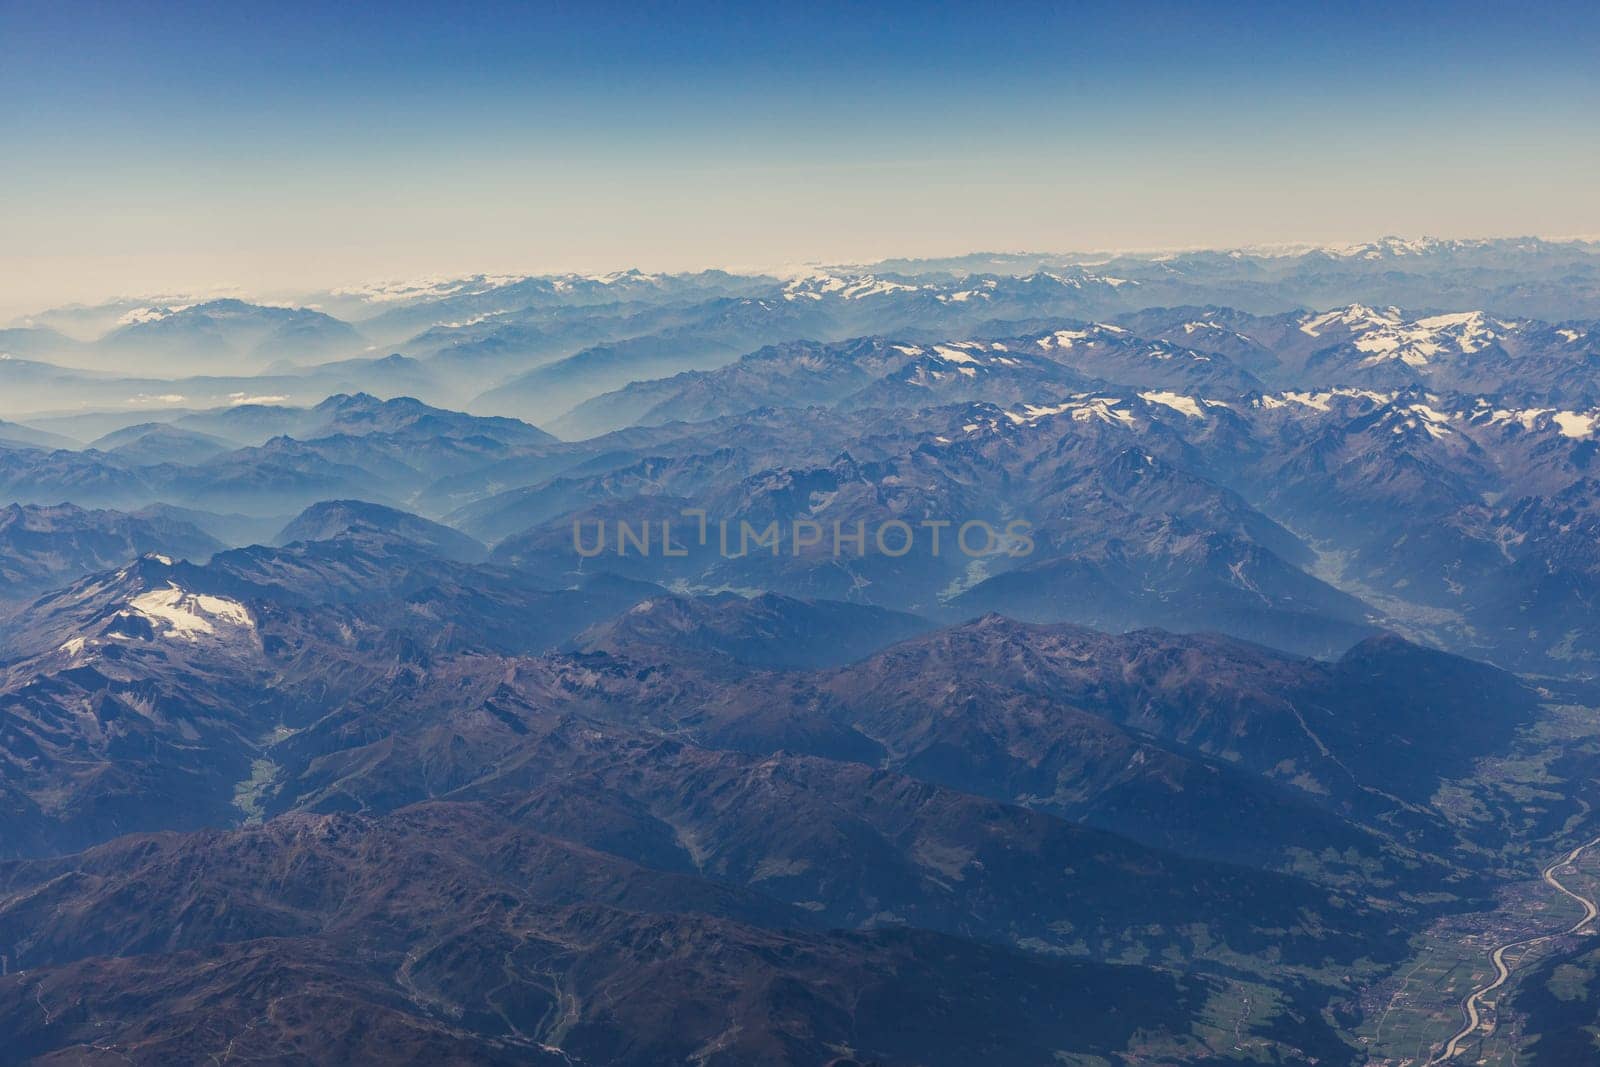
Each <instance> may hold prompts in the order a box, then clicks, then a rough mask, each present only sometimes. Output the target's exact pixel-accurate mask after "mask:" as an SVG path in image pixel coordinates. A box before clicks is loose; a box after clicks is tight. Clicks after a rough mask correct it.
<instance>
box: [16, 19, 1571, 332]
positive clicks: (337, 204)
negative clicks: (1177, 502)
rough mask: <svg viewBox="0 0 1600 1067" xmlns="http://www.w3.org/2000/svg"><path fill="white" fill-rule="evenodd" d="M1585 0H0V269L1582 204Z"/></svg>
mask: <svg viewBox="0 0 1600 1067" xmlns="http://www.w3.org/2000/svg"><path fill="white" fill-rule="evenodd" d="M1596 40H1600V17H1597V15H1596V14H1595V13H1594V12H1593V11H1592V10H1590V9H1589V8H1588V7H1585V6H1579V5H1562V4H1556V5H1538V6H1534V5H1525V4H1523V5H1515V6H1513V5H1477V4H1347V5H1340V6H1338V7H1337V8H1334V7H1316V6H1312V5H1289V4H1272V5H1266V4H1262V5H1248V4H1247V5H1220V4H1193V5H1178V4H1145V5H1140V4H1119V5H1110V4H1105V5H1101V4H1058V5H1027V4H1022V5H1006V6H1004V7H1000V6H998V5H995V6H987V5H986V6H978V5H937V4H915V5H913V4H895V3H884V4H879V5H875V6H873V7H871V8H870V9H865V8H859V9H858V8H856V7H853V6H844V5H829V4H815V3H808V4H804V5H800V4H795V5H774V6H772V7H770V8H768V9H764V10H763V9H761V8H760V7H759V6H758V5H733V4H728V5H707V4H636V5H610V4H604V3H598V4H597V3H586V4H581V5H580V4H572V5H556V4H545V5H537V4H536V5H515V6H513V5H497V4H492V3H491V4H474V5H472V6H471V7H470V9H467V10H453V9H451V8H447V7H445V6H443V5H420V4H397V5H391V6H388V7H385V8H382V9H381V10H380V9H377V8H367V7H362V8H360V9H357V8H356V5H338V6H334V5H299V4H293V3H276V4H271V5H265V4H262V5H256V4H249V3H244V4H229V5H200V4H194V5H185V4H139V3H118V4H85V3H64V4H63V3H56V4H43V3H33V2H31V0H29V2H13V0H0V100H3V101H4V102H5V106H4V107H0V145H3V148H4V151H3V155H4V158H5V162H4V164H3V165H0V197H3V201H4V203H3V207H4V211H3V212H0V273H4V274H5V275H6V276H8V277H9V278H13V279H17V280H16V281H15V282H12V283H11V284H10V285H9V286H8V289H7V293H6V294H5V295H4V296H3V297H0V301H3V302H4V303H6V304H9V305H11V306H17V305H19V304H20V305H38V304H40V303H50V302H55V301H57V300H62V299H90V298H95V297H98V296H105V295H109V294H112V293H119V292H127V293H135V292H150V291H161V290H186V289H196V288H201V287H226V286H242V287H244V288H247V289H252V290H259V291H268V290H284V289H292V288H308V287H310V286H313V285H324V284H335V283H338V282H342V281H352V280H362V279H368V278H375V277H380V278H381V277H396V276H407V275H412V274H416V273H429V272H434V271H446V272H453V271H466V270H543V269H551V270H556V269H603V268H610V267H616V266H623V265H635V264H636V265H641V266H645V267H652V268H686V267H693V266H702V265H729V266H778V265H784V264H790V263H798V262H803V261H814V260H848V259H864V258H872V257H876V256H883V255H890V254H937V253H943V252H958V251H966V250H973V249H980V248H983V249H1016V248H1033V249H1095V248H1108V247H1121V248H1140V247H1155V246H1163V247H1167V246H1185V245H1195V244H1240V243H1255V242H1274V241H1296V240H1353V239H1361V238H1366V237H1371V236H1375V235H1377V234H1379V233H1387V232H1399V233H1406V234H1418V233H1423V232H1427V233H1437V234H1443V235H1472V234H1491V233H1533V232H1536V233H1544V234H1575V233H1600V197H1596V196H1594V195H1593V193H1592V191H1591V189H1592V187H1593V186H1594V185H1595V184H1596V178H1597V174H1600V136H1597V134H1600V119H1597V116H1600V74H1597V64H1596V62H1595V57H1594V54H1593V53H1594V42H1595V41H1596Z"/></svg>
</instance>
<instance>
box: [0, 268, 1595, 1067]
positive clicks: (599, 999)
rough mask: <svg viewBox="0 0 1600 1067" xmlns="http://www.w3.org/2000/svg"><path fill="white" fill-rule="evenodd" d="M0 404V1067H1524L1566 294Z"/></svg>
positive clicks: (502, 324)
mask: <svg viewBox="0 0 1600 1067" xmlns="http://www.w3.org/2000/svg"><path fill="white" fill-rule="evenodd" d="M0 352H3V353H4V354H5V356H4V358H0V420H3V421H0V1037H3V1038H4V1042H3V1044H0V1047H3V1048H4V1049H5V1050H6V1051H5V1053H4V1055H0V1059H5V1060H6V1061H7V1062H37V1063H79V1062H93V1063H99V1062H106V1063H110V1062H129V1061H131V1062H134V1063H141V1064H169V1063H202V1062H211V1061H214V1060H220V1061H228V1060H253V1061H260V1062H272V1063H291V1062H314V1063H347V1062H375V1063H429V1064H433V1063H456V1064H469V1063H470V1064H491V1063H492V1064H500V1063H505V1064H526V1063H551V1064H558V1063H559V1064H568V1065H570V1064H630V1065H654V1064H661V1063H678V1062H693V1063H707V1064H711V1063H717V1064H744V1063H793V1064H837V1065H841V1067H842V1065H845V1064H867V1063H883V1064H939V1065H944V1064H949V1065H965V1064H971V1063H979V1062H986V1063H988V1062H992V1063H1008V1064H1009V1063H1018V1064H1032V1063H1069V1064H1083V1065H1087V1064H1114V1063H1134V1062H1141V1063H1145V1062H1148V1063H1164V1064H1184V1063H1195V1064H1200V1063H1206V1064H1211V1063H1226V1062H1241V1063H1312V1062H1315V1063H1322V1064H1351V1065H1355V1064H1363V1063H1388V1064H1400V1063H1407V1062H1409V1063H1413V1064H1416V1063H1427V1062H1430V1061H1434V1062H1443V1060H1442V1059H1440V1058H1441V1057H1446V1056H1454V1057H1456V1058H1457V1059H1458V1060H1459V1061H1460V1062H1479V1061H1482V1062H1491V1063H1522V1064H1534V1065H1540V1067H1548V1065H1552V1064H1553V1065H1565V1064H1572V1063H1578V1062H1584V1061H1583V1059H1582V1057H1583V1055H1584V1054H1585V1053H1584V1052H1583V1051H1582V1050H1583V1049H1585V1048H1588V1047H1589V1046H1588V1045H1586V1044H1585V1042H1586V1041H1589V1035H1590V1032H1591V1031H1592V1030H1593V1029H1594V1028H1595V1026H1596V1025H1600V1024H1597V1021H1596V1019H1595V1016H1594V1011H1593V1009H1592V1007H1591V1006H1590V1005H1591V1002H1592V1001H1593V998H1590V997H1586V993H1585V990H1587V989H1588V987H1589V986H1590V985H1592V984H1593V979H1594V974H1595V973H1596V971H1597V969H1600V967H1597V965H1596V962H1595V960H1594V959H1593V958H1592V957H1593V953H1592V952H1589V951H1588V949H1587V948H1586V938H1585V935H1586V933H1587V932H1589V931H1590V929H1591V926H1590V923H1591V920H1592V918H1593V910H1592V909H1593V904H1592V901H1594V900H1595V899H1596V897H1597V888H1600V855H1595V854H1594V853H1593V852H1592V851H1591V850H1592V849H1593V847H1594V845H1593V842H1594V840H1595V838H1596V835H1597V834H1600V824H1597V823H1596V822H1595V821H1594V818H1593V815H1592V812H1593V811H1594V810H1596V805H1600V796H1597V795H1595V787H1594V783H1595V782H1596V781H1597V780H1600V727H1597V726H1596V722H1597V721H1600V720H1597V718H1596V709H1597V708H1600V685H1597V678H1596V674H1597V670H1600V668H1597V666H1596V665H1597V663H1600V628H1597V627H1596V625H1595V623H1594V618H1595V606H1596V604H1597V602H1600V548H1597V546H1600V460H1597V456H1596V452H1597V449H1600V436H1597V435H1600V248H1597V247H1596V246H1595V245H1593V244H1588V243H1584V242H1576V241H1574V242H1558V241H1543V240H1537V239H1531V238H1529V239H1516V240H1481V241H1435V240H1402V239H1398V238H1385V239H1383V240H1380V241H1377V242H1373V243H1369V244H1363V245H1359V246H1352V247H1344V248H1305V249H1297V250H1293V251H1282V250H1279V251H1273V252H1263V251H1250V250H1230V251H1217V252H1186V253H1181V254H1174V255H1163V256H1154V255H1150V256H1139V255H1117V256H1095V257H1084V256H1066V255H1061V256H1056V255H975V256H969V257H957V258H951V259H942V260H893V261H886V262H880V263H876V264H867V265H849V266H836V267H827V268H818V269H814V270H812V269H808V270H806V271H803V272H788V273H785V274H784V275H782V276H778V275H767V274H736V273H729V272H722V271H709V272H704V273H693V274H649V273H644V272H640V271H623V272H619V273H614V274H605V275H596V276H587V275H574V274H561V275H547V276H499V275H477V276H470V277H461V278H456V279H448V280H441V279H431V280H428V281H425V282H418V283H405V284H386V285H380V286H371V287H353V288H347V289H341V290H337V291H324V292H316V293H311V292H307V293H304V294H301V295H300V296H298V297H296V298H295V299H293V300H282V301H275V302H273V303H267V302H260V303H258V302H253V301H251V300H247V299H226V300H206V299H195V300H191V299H188V298H181V299H179V298H174V299H162V300H141V301H119V302H114V303H110V304H106V305H104V306H95V307H87V306H74V307H70V308H63V309H56V310H46V311H43V312H40V313H37V314H34V315H31V316H30V318H29V320H28V325H26V326H22V327H18V328H15V329H9V330H5V331H0ZM63 395H70V396H72V397H73V404H72V405H71V407H70V410H64V407H65V405H63V404H62V402H61V400H60V398H61V397H62V396H63ZM1497 950H1504V951H1498V952H1497ZM1496 959H1499V960H1500V964H1499V965H1497V964H1496V963H1495V962H1494V961H1495V960H1496ZM1502 965H1503V967H1504V969H1505V970H1504V977H1503V980H1502V975H1501V971H1500V966H1502ZM1590 1044H1592V1042H1590Z"/></svg>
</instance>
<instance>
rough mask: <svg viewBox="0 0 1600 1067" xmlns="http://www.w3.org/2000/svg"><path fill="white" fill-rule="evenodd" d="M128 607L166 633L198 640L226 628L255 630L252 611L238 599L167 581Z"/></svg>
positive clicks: (235, 630)
mask: <svg viewBox="0 0 1600 1067" xmlns="http://www.w3.org/2000/svg"><path fill="white" fill-rule="evenodd" d="M128 610H129V611H130V612H132V613H133V614H135V615H139V616H141V617H143V618H145V619H147V620H149V621H150V622H151V623H152V624H154V626H155V628H156V630H157V631H158V632H160V633H162V634H163V635H164V636H166V637H171V638H177V639H181V640H185V641H197V640H199V639H200V638H202V637H217V636H219V635H222V634H224V633H225V632H227V631H234V632H237V631H249V632H254V631H255V625H256V624H255V620H254V619H253V618H252V617H251V615H250V611H249V609H248V608H246V607H245V606H244V605H243V604H241V603H239V602H238V601H237V600H230V599H228V598H227V597H220V596H210V595H207V594H205V593H191V592H188V591H187V590H184V589H180V588H179V587H178V586H177V584H176V583H173V582H168V583H167V588H165V589H152V590H150V591H149V592H146V593H141V594H139V595H138V596H136V597H134V598H133V599H132V600H130V601H128Z"/></svg>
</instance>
